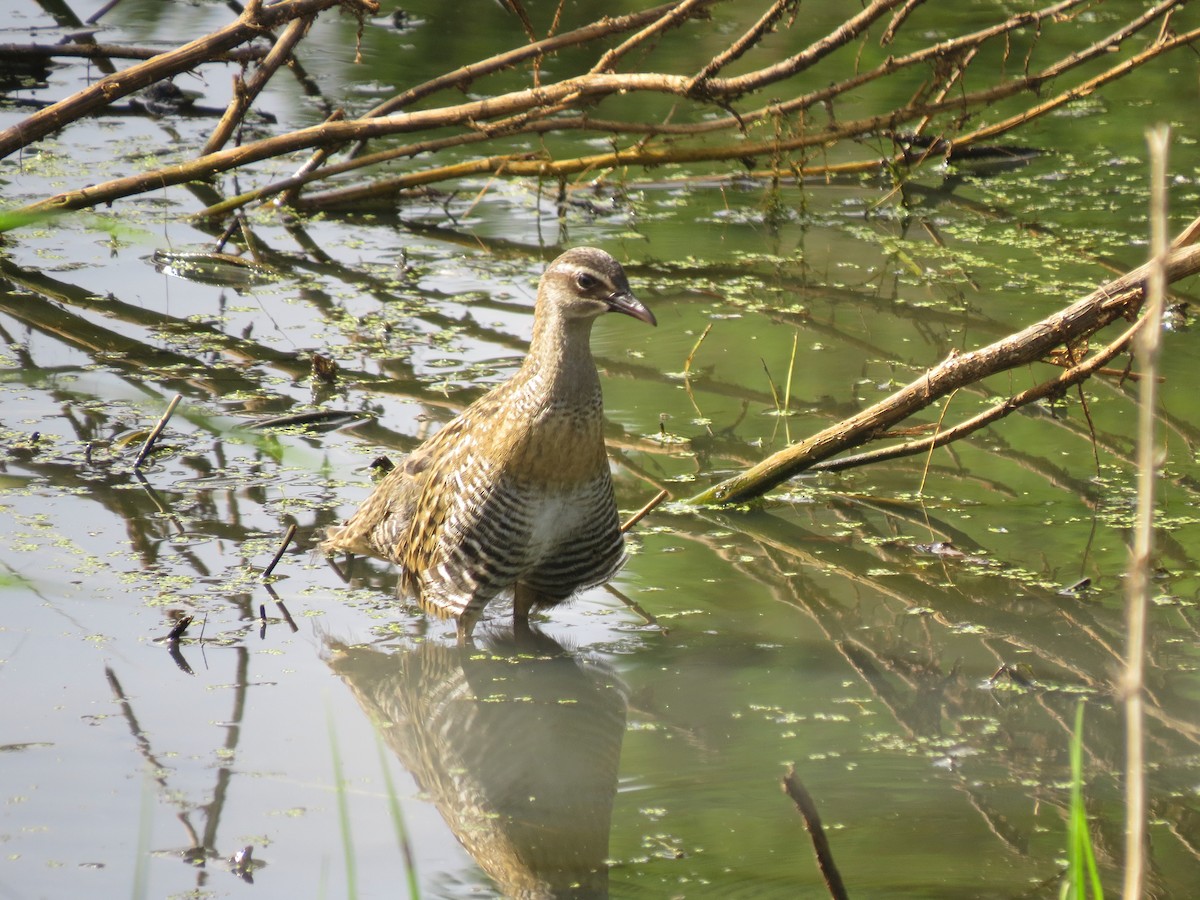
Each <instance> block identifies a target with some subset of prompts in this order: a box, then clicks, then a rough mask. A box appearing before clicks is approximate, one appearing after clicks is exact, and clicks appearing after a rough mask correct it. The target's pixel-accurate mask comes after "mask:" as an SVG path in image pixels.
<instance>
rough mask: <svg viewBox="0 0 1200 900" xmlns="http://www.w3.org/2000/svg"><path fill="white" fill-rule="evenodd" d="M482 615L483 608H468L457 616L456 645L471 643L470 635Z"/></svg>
mask: <svg viewBox="0 0 1200 900" xmlns="http://www.w3.org/2000/svg"><path fill="white" fill-rule="evenodd" d="M482 613H483V607H476V606H468V607H467V608H466V609H464V610H463V611H462V612H461V613H460V614H459V616H458V623H457V624H458V643H459V644H461V645H465V644H470V643H471V633H472V632H473V631H474V630H475V625H476V623H478V622H479V618H480V616H481V615H482Z"/></svg>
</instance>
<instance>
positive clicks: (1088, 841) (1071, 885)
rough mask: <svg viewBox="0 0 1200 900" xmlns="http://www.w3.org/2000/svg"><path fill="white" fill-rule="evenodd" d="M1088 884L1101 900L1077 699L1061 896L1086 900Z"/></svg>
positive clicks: (1095, 895)
mask: <svg viewBox="0 0 1200 900" xmlns="http://www.w3.org/2000/svg"><path fill="white" fill-rule="evenodd" d="M1089 884H1090V885H1091V896H1092V898H1093V900H1104V888H1103V887H1101V885H1100V873H1099V872H1098V871H1097V870H1096V856H1095V854H1094V853H1093V852H1092V838H1091V834H1090V833H1089V831H1088V822H1087V808H1086V807H1085V806H1084V803H1083V701H1082V700H1080V701H1079V706H1078V707H1077V708H1076V710H1075V733H1074V734H1073V735H1072V736H1071V811H1070V815H1069V817H1068V818H1067V882H1066V884H1065V885H1064V886H1063V888H1064V890H1063V891H1062V896H1063V897H1066V898H1068V900H1087V896H1088V891H1087V886H1088V885H1089Z"/></svg>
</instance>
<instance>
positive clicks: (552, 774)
mask: <svg viewBox="0 0 1200 900" xmlns="http://www.w3.org/2000/svg"><path fill="white" fill-rule="evenodd" d="M477 640H478V644H479V645H478V646H475V645H470V644H467V645H443V644H439V643H438V642H437V641H436V640H434V639H432V638H426V639H418V640H414V641H412V642H410V643H406V644H405V645H403V646H399V647H397V646H395V645H393V646H390V647H389V648H388V649H387V650H386V651H384V650H381V649H375V648H372V647H363V646H355V645H349V644H343V643H340V642H338V641H335V640H332V639H329V640H327V641H326V649H327V651H328V655H327V661H328V663H329V666H330V668H331V669H332V670H333V671H334V672H335V673H336V674H337V675H338V677H339V678H341V679H342V681H344V682H345V683H346V685H347V686H348V687H349V688H350V689H351V691H353V692H354V696H355V698H356V699H357V700H358V703H359V705H360V706H361V707H362V710H363V712H364V713H366V715H367V717H368V718H369V719H370V720H371V723H372V724H373V726H374V727H375V729H376V731H377V733H378V734H379V736H380V737H381V738H382V739H383V741H384V742H385V743H386V744H387V746H388V747H390V748H391V750H392V752H393V753H395V754H396V757H397V759H399V760H400V763H401V764H402V765H403V766H404V768H405V769H407V770H408V771H409V772H410V773H411V774H412V776H413V778H414V779H415V780H416V782H417V784H418V786H419V787H420V788H421V790H422V791H423V792H424V794H425V795H426V796H427V798H428V799H429V800H430V801H431V802H432V803H433V804H434V805H435V806H436V807H437V810H438V812H439V813H441V816H442V818H443V819H444V820H445V821H446V824H447V825H448V826H449V827H450V830H451V831H452V832H453V833H454V835H455V837H457V838H458V840H459V841H460V842H461V843H462V845H463V846H464V847H465V848H466V849H467V851H468V852H469V853H470V854H471V856H472V857H473V858H474V859H475V861H476V862H477V863H478V864H479V866H480V867H481V868H482V869H483V870H484V871H485V872H487V874H488V875H489V876H491V878H492V879H493V880H494V881H495V882H496V884H497V886H498V887H499V888H500V890H501V891H502V892H503V894H504V895H505V896H510V897H525V898H541V897H602V896H607V895H608V868H607V861H608V842H609V829H610V826H611V821H612V811H613V800H614V797H615V796H616V790H617V767H618V763H619V761H620V757H621V743H622V741H623V739H624V734H625V717H626V695H625V688H624V685H623V684H622V683H621V681H620V679H619V678H617V676H616V674H615V673H614V672H613V671H612V670H611V669H610V668H609V667H608V666H606V665H604V664H603V663H601V662H599V661H596V660H593V659H589V658H587V657H585V656H584V655H582V654H576V653H573V652H571V651H568V650H566V649H564V648H563V647H562V646H561V645H560V644H558V643H557V642H556V641H554V640H553V639H552V638H550V637H548V636H547V635H545V634H542V633H540V632H538V631H536V630H530V629H520V630H518V631H516V632H513V631H512V630H509V631H507V632H502V631H491V632H490V633H488V634H487V635H486V636H483V637H482V638H479V639H477Z"/></svg>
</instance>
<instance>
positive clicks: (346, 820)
mask: <svg viewBox="0 0 1200 900" xmlns="http://www.w3.org/2000/svg"><path fill="white" fill-rule="evenodd" d="M325 721H326V725H327V728H328V730H329V749H330V751H331V752H332V754H333V784H334V788H335V790H336V791H337V804H338V823H339V825H340V826H341V832H342V854H343V855H344V856H345V859H346V896H347V897H350V898H355V897H357V896H358V868H357V866H356V865H355V862H354V839H353V837H352V836H351V834H350V803H349V800H348V799H347V797H346V778H345V773H344V772H343V770H342V754H341V751H340V750H338V742H337V733H336V732H335V731H334V727H333V710H331V709H330V708H329V706H328V704H326V707H325Z"/></svg>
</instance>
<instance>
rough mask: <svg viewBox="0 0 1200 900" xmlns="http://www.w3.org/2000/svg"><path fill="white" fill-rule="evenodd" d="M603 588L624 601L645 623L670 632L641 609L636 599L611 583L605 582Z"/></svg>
mask: <svg viewBox="0 0 1200 900" xmlns="http://www.w3.org/2000/svg"><path fill="white" fill-rule="evenodd" d="M604 589H605V590H606V591H608V592H609V593H610V594H612V595H613V596H614V597H616V598H617V599H618V600H620V601H621V602H622V603H624V604H625V605H626V606H628V607H629V608H630V609H632V610H633V611H634V612H635V613H637V614H638V615H639V616H641V617H642V618H643V619H644V620H645V622H646V624H647V625H653V626H654V627H656V628H657V629H658V630H659V631H661V632H662V633H663V634H670V633H671V632H670V629H667V628H663V626H661V625H659V624H658V619H656V618H655V617H654V616H653V615H652V614H651V613H648V612H646V610H644V609H642V606H641V604H640V603H638V602H637V601H636V600H634V599H633V598H632V597H627V596H625V595H624V594H623V593H621V592H620V591H619V590H617V589H616V588H615V587H613V586H612V585H611V584H605V585H604Z"/></svg>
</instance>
